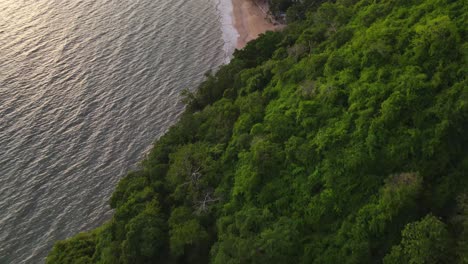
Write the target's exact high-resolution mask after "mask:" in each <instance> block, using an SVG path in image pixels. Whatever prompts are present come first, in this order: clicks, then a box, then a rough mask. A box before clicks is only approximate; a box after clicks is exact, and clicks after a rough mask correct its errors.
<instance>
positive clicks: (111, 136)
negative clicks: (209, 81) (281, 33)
mask: <svg viewBox="0 0 468 264" xmlns="http://www.w3.org/2000/svg"><path fill="white" fill-rule="evenodd" d="M214 1H215V0H194V1H183V0H171V1H169V0H134V1H117V0H102V1H97V0H68V1H62V0H60V1H59V0H34V1H26V0H0V264H6V263H43V262H44V257H45V256H46V255H47V252H48V251H49V250H50V249H51V246H52V245H53V243H54V242H55V241H56V240H59V239H64V238H67V237H70V236H72V235H74V234H76V233H78V232H80V231H85V230H90V229H92V228H94V227H96V226H98V225H100V224H102V223H103V222H104V221H106V220H107V219H109V217H110V215H111V213H112V212H111V211H110V208H109V207H108V205H107V204H108V199H109V197H110V195H111V193H112V190H113V189H114V187H115V185H116V183H117V182H118V180H119V179H120V178H121V177H122V176H124V175H125V173H126V172H127V171H128V170H130V169H132V168H135V166H136V165H137V163H138V161H139V160H140V159H141V157H142V156H143V155H144V153H145V152H146V151H147V150H148V148H149V147H150V146H151V143H152V142H153V140H154V139H156V138H158V137H159V136H161V135H162V134H163V133H164V132H165V131H166V130H167V129H168V127H169V126H170V125H171V124H173V123H174V122H175V121H176V120H177V117H178V116H179V114H180V113H181V111H182V110H183V106H182V105H181V104H180V103H179V101H180V96H179V94H180V92H181V91H182V90H183V89H185V88H189V89H192V90H193V89H195V88H196V87H197V85H198V84H199V83H200V82H201V80H202V79H203V74H204V73H205V72H206V71H208V70H210V69H214V68H216V67H218V66H219V65H220V64H221V63H222V62H223V61H224V60H225V54H224V52H223V45H224V43H223V40H222V39H221V36H222V33H221V28H220V23H219V19H218V12H217V10H216V3H215V2H214Z"/></svg>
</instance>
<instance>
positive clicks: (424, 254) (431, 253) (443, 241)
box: [384, 215, 452, 264]
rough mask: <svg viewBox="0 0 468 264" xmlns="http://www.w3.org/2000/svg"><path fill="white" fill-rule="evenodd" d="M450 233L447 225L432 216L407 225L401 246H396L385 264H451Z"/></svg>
mask: <svg viewBox="0 0 468 264" xmlns="http://www.w3.org/2000/svg"><path fill="white" fill-rule="evenodd" d="M450 246H451V245H450V239H449V233H448V231H447V229H446V227H445V224H444V223H442V222H441V221H440V220H438V219H437V218H436V217H434V216H432V215H428V216H426V217H424V218H423V219H422V220H421V221H419V222H415V223H410V224H408V225H406V227H405V229H404V230H403V232H402V240H401V244H400V245H397V246H394V247H393V248H392V251H391V253H390V254H389V255H388V256H386V257H385V259H384V263H389V264H390V263H410V264H423V263H427V264H432V263H434V264H435V263H451V262H452V261H450V257H449V255H448V252H449V250H448V249H449V247H450Z"/></svg>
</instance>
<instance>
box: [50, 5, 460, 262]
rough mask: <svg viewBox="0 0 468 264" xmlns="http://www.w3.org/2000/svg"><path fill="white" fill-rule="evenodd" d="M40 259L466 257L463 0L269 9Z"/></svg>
mask: <svg viewBox="0 0 468 264" xmlns="http://www.w3.org/2000/svg"><path fill="white" fill-rule="evenodd" d="M271 7H272V10H273V11H274V10H277V12H284V13H285V14H286V20H287V26H286V27H285V28H284V29H282V30H279V31H274V32H273V31H269V32H267V33H265V34H262V35H261V36H260V37H259V38H258V39H256V40H254V41H251V42H249V43H248V44H247V46H246V47H245V48H243V49H240V50H236V51H235V53H234V56H233V59H232V60H231V62H230V63H229V64H226V65H223V66H221V67H220V68H219V69H218V70H216V71H214V72H208V73H206V77H205V80H204V81H203V83H202V84H201V85H199V86H198V87H187V89H186V90H185V92H184V93H183V98H184V99H183V102H184V103H185V111H184V113H183V114H182V115H181V117H180V119H179V121H178V122H177V123H176V124H175V125H174V126H172V127H171V128H170V129H169V130H168V131H167V133H166V134H165V135H164V136H162V137H161V138H159V139H158V140H156V141H155V143H154V146H153V148H152V150H151V151H150V153H149V154H148V155H147V156H146V158H145V159H144V160H142V161H141V164H140V166H139V168H138V169H136V170H134V171H131V172H129V173H128V175H127V176H126V177H124V178H122V179H121V180H120V182H119V184H118V186H117V187H116V189H115V191H114V193H113V195H112V197H111V199H110V201H109V203H110V206H111V207H112V208H113V209H114V213H113V216H112V219H111V220H109V221H108V222H107V223H105V224H104V225H102V226H101V227H99V228H97V229H95V230H92V231H89V232H85V233H80V234H77V235H76V236H74V237H72V238H70V239H68V240H64V241H59V242H57V243H56V244H55V246H54V248H53V250H52V251H51V252H50V253H49V256H48V258H47V263H48V264H67V263H80V264H84V263H101V264H112V263H128V264H133V263H213V264H231V263H232V264H235V263H236V264H241V263H268V264H271V263H291V264H295V263H312V264H327V263H356V264H357V263H385V264H400V263H412V264H423V263H424V264H436V263H468V79H467V77H468V65H467V58H468V43H467V36H468V4H467V2H466V1H464V0H385V1H381V0H336V1H314V0H303V1H287V0H286V1H284V0H283V1H278V0H275V1H272V3H271Z"/></svg>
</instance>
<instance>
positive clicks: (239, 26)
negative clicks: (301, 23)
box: [232, 0, 279, 49]
mask: <svg viewBox="0 0 468 264" xmlns="http://www.w3.org/2000/svg"><path fill="white" fill-rule="evenodd" d="M232 5H233V20H234V21H233V22H234V27H235V28H236V30H237V32H238V34H239V36H238V38H237V45H236V48H237V49H241V48H243V47H245V45H246V44H247V42H249V41H250V40H252V39H255V38H257V37H258V35H259V34H261V33H264V32H266V31H268V30H276V29H278V28H279V26H275V25H273V23H271V22H270V21H268V20H267V11H268V4H267V2H266V0H232Z"/></svg>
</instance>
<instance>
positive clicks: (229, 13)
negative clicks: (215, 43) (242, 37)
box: [216, 0, 239, 63]
mask: <svg viewBox="0 0 468 264" xmlns="http://www.w3.org/2000/svg"><path fill="white" fill-rule="evenodd" d="M217 1H218V2H217V7H216V9H217V10H218V14H219V19H220V22H221V30H222V32H223V40H224V47H223V50H224V54H225V56H224V57H225V61H224V62H225V63H228V62H229V61H230V60H231V58H232V54H233V53H234V50H235V49H236V46H237V39H238V38H239V33H238V32H237V29H236V28H235V27H234V11H233V5H232V0H217Z"/></svg>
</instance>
